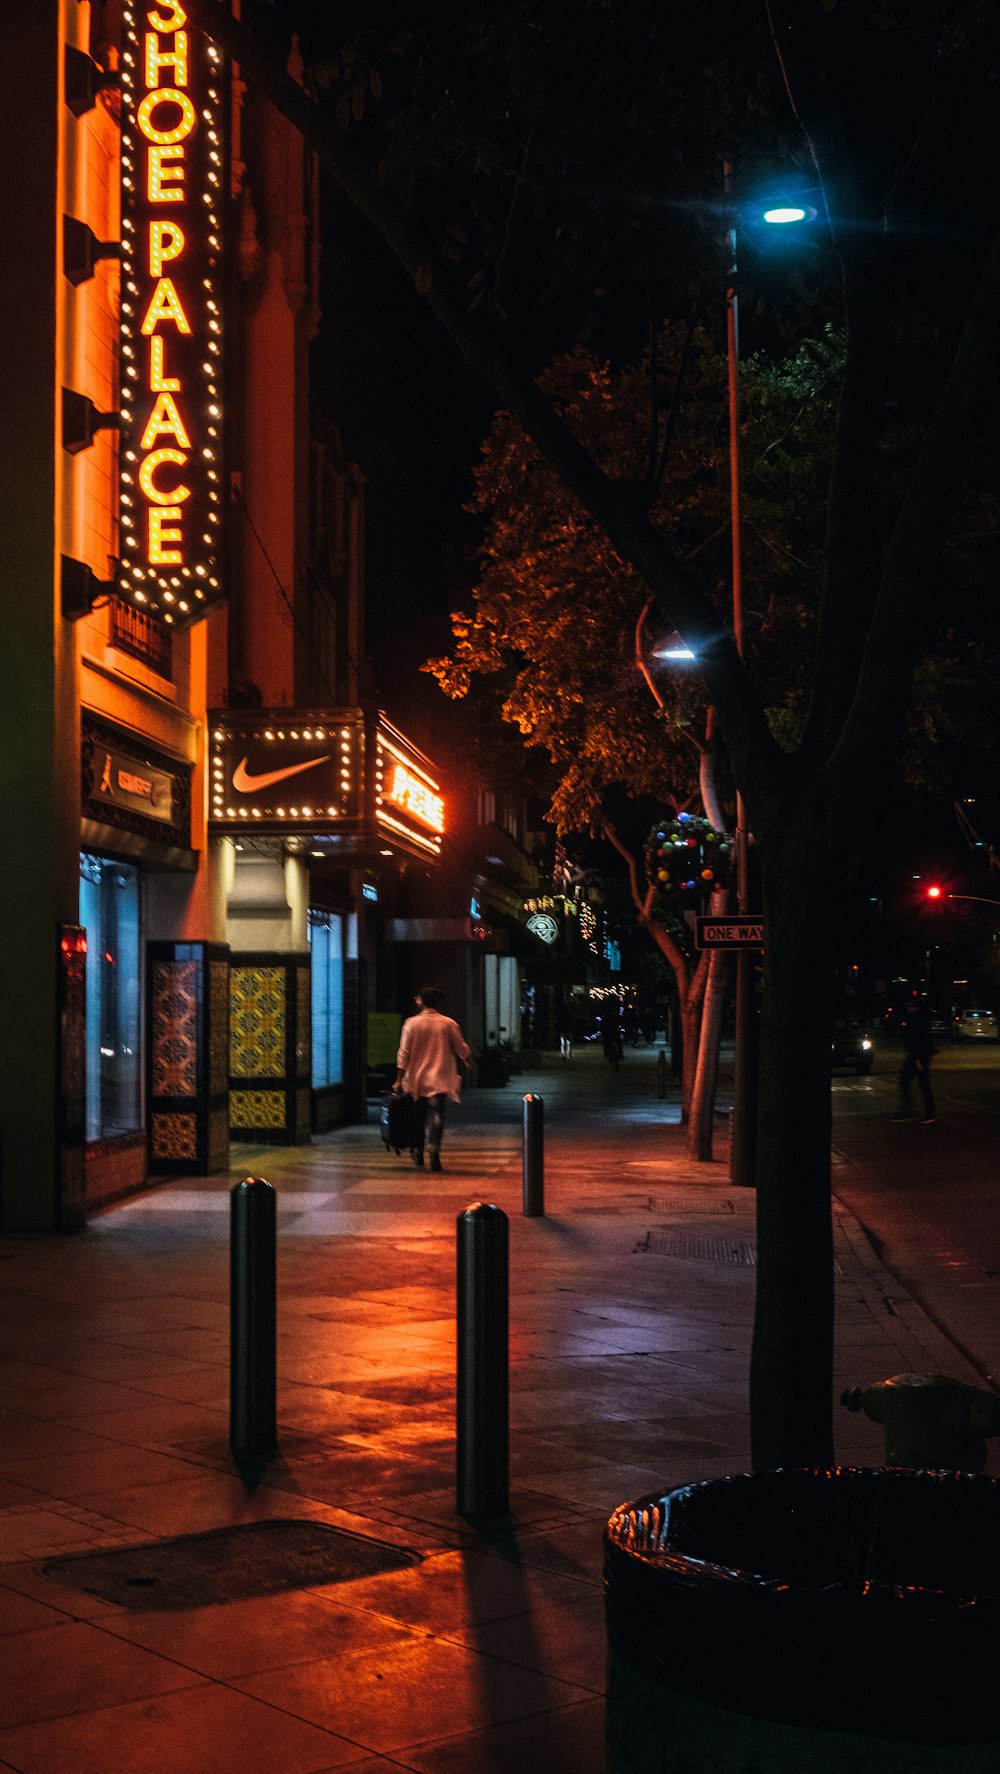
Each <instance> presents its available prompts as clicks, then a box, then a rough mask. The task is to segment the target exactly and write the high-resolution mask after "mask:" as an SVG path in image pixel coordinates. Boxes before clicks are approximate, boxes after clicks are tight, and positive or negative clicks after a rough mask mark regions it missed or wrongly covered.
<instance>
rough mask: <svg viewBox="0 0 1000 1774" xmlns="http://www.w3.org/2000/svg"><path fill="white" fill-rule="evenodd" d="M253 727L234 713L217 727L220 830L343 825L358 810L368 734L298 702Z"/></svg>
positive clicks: (216, 820)
mask: <svg viewBox="0 0 1000 1774" xmlns="http://www.w3.org/2000/svg"><path fill="white" fill-rule="evenodd" d="M269 714H270V718H265V719H264V721H263V722H261V723H260V724H259V725H257V724H254V725H252V726H248V725H245V724H244V721H243V720H240V719H238V718H234V716H233V715H232V714H230V715H228V716H223V717H222V718H221V719H220V720H218V721H216V722H214V723H213V725H212V728H211V756H210V763H209V776H210V787H209V818H210V820H211V822H212V825H213V826H214V827H216V828H217V829H225V828H226V827H228V828H229V829H230V830H232V829H236V828H240V829H242V830H244V831H245V830H247V829H250V828H254V827H256V828H257V829H258V830H267V831H271V832H273V831H282V830H283V831H302V830H306V831H310V832H323V831H337V830H339V829H340V828H341V827H342V826H343V824H344V822H345V821H346V820H349V819H352V818H355V817H356V816H357V813H358V800H357V786H358V777H359V771H360V759H361V757H362V755H363V750H364V745H363V733H362V731H361V729H360V728H359V727H358V726H356V725H355V724H354V723H353V721H346V722H343V723H339V722H336V710H331V711H328V715H332V717H333V719H332V720H329V719H328V720H324V719H323V717H322V716H316V717H311V716H310V715H309V714H308V713H303V714H301V715H300V716H299V717H298V718H296V715H295V712H294V710H292V709H288V710H286V711H285V714H284V718H283V717H282V711H281V710H280V709H272V710H270V711H269Z"/></svg>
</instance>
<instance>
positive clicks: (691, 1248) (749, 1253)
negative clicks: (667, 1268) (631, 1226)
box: [635, 1226, 757, 1269]
mask: <svg viewBox="0 0 1000 1774" xmlns="http://www.w3.org/2000/svg"><path fill="white" fill-rule="evenodd" d="M635 1248H636V1250H637V1251H645V1252H646V1253H647V1254H648V1255H649V1256H652V1257H688V1258H690V1259H691V1260H692V1261H694V1262H699V1263H742V1264H743V1265H744V1267H748V1268H751V1269H753V1268H756V1266H757V1246H756V1245H755V1244H752V1243H751V1242H750V1241H749V1240H748V1239H746V1238H724V1237H723V1238H719V1237H712V1236H706V1235H705V1233H704V1232H674V1231H672V1230H671V1228H670V1227H669V1226H651V1227H650V1229H649V1231H648V1232H646V1233H644V1234H643V1236H642V1237H641V1238H640V1240H639V1242H638V1244H637V1245H636V1247H635Z"/></svg>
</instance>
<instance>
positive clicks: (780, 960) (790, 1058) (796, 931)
mask: <svg viewBox="0 0 1000 1774" xmlns="http://www.w3.org/2000/svg"><path fill="white" fill-rule="evenodd" d="M834 824H835V822H834V821H833V819H832V818H830V817H829V816H828V815H824V814H822V813H820V812H818V811H814V810H812V809H808V810H804V809H803V807H801V806H799V805H796V806H795V807H794V809H792V811H791V816H790V818H789V819H788V820H786V822H785V826H784V832H783V834H782V836H781V837H780V839H779V840H778V841H777V842H774V843H772V844H771V845H762V847H761V864H762V876H763V890H764V917H765V941H766V948H765V955H764V993H763V1010H762V1018H761V1031H760V1037H761V1038H760V1104H759V1111H760V1112H759V1135H758V1141H759V1143H758V1161H757V1246H758V1269H757V1306H756V1315H755V1322H754V1333H753V1352H752V1357H751V1374H750V1398H751V1416H752V1422H753V1463H754V1466H755V1467H768V1466H778V1465H781V1466H799V1465H828V1464H830V1463H831V1462H832V1460H833V1432H832V1421H831V1406H832V1392H833V1233H832V1219H831V1206H830V1134H831V1109H830V1018H831V1012H832V974H833V953H834V924H835V910H834V903H833V901H834V896H833V895H832V894H831V892H830V888H829V868H828V863H829V857H830V856H831V855H832V854H835V853H836V852H835V849H834V848H831V846H832V845H833V841H834Z"/></svg>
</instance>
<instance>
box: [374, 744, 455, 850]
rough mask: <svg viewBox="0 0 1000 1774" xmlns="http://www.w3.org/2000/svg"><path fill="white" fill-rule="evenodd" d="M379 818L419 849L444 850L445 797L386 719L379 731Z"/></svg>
mask: <svg viewBox="0 0 1000 1774" xmlns="http://www.w3.org/2000/svg"><path fill="white" fill-rule="evenodd" d="M375 817H376V819H377V821H378V823H379V825H380V826H381V827H382V828H383V829H385V831H386V833H387V835H389V836H393V835H395V834H399V835H401V836H404V837H406V838H407V839H408V840H409V842H410V843H412V844H415V845H416V846H417V848H418V849H423V850H427V851H428V852H430V853H431V854H433V855H435V856H436V855H438V854H439V853H440V850H441V837H442V834H443V832H444V800H443V798H442V796H441V793H440V790H439V786H438V784H437V783H436V782H435V781H434V778H433V777H432V776H431V775H429V773H428V772H427V770H425V769H424V768H423V765H422V763H421V762H420V761H419V760H418V759H417V758H416V757H415V756H414V755H413V752H412V751H411V750H409V748H406V747H405V742H404V741H403V737H402V734H398V733H397V732H396V731H395V729H394V728H391V727H389V724H388V722H386V721H385V720H384V719H383V720H382V721H381V722H380V725H379V731H378V745H377V754H376V765H375Z"/></svg>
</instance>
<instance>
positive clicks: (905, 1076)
mask: <svg viewBox="0 0 1000 1774" xmlns="http://www.w3.org/2000/svg"><path fill="white" fill-rule="evenodd" d="M914 1078H915V1079H916V1080H917V1083H918V1085H919V1086H920V1094H921V1096H922V1097H923V1099H924V1114H925V1115H927V1116H929V1117H934V1116H935V1115H936V1114H937V1111H936V1109H935V1107H934V1092H933V1090H932V1089H931V1064H930V1060H926V1059H914V1057H913V1054H912V1053H908V1054H907V1056H906V1058H905V1059H904V1061H903V1070H902V1072H901V1073H900V1075H899V1091H900V1095H901V1097H902V1099H903V1107H904V1108H905V1107H906V1105H907V1104H908V1103H909V1100H910V1086H911V1085H912V1083H913V1080H914Z"/></svg>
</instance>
